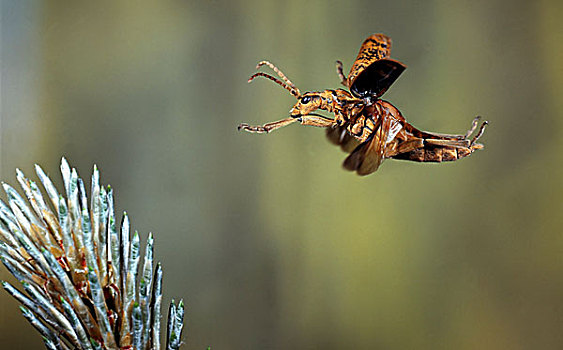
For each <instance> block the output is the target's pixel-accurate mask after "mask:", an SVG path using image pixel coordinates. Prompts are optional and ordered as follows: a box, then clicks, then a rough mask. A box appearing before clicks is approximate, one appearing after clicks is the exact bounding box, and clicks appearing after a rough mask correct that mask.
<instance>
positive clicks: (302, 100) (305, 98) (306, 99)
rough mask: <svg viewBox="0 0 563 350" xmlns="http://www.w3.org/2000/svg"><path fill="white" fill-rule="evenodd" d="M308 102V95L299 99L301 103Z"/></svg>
mask: <svg viewBox="0 0 563 350" xmlns="http://www.w3.org/2000/svg"><path fill="white" fill-rule="evenodd" d="M309 102H311V97H310V96H305V97H303V98H302V99H301V103H303V104H307V103H309Z"/></svg>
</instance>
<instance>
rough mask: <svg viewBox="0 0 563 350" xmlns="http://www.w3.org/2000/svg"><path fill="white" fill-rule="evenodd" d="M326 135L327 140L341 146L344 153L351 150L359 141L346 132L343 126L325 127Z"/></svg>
mask: <svg viewBox="0 0 563 350" xmlns="http://www.w3.org/2000/svg"><path fill="white" fill-rule="evenodd" d="M326 137H327V138H328V140H329V141H330V142H331V143H333V144H335V145H337V146H340V148H342V150H343V151H344V152H346V153H350V152H352V151H353V150H354V149H355V148H356V147H358V145H359V144H360V142H359V141H358V140H357V139H356V138H355V137H354V136H352V135H350V134H349V133H348V130H346V127H345V126H335V127H332V128H327V129H326Z"/></svg>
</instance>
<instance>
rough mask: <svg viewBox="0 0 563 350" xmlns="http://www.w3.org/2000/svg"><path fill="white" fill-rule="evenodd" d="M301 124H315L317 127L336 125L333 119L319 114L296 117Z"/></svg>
mask: <svg viewBox="0 0 563 350" xmlns="http://www.w3.org/2000/svg"><path fill="white" fill-rule="evenodd" d="M297 120H298V121H299V122H300V123H301V125H309V126H316V127H319V128H327V127H333V126H335V125H336V121H335V120H334V119H330V118H326V117H323V116H320V115H302V116H301V117H299V118H297Z"/></svg>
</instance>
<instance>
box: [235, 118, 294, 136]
mask: <svg viewBox="0 0 563 350" xmlns="http://www.w3.org/2000/svg"><path fill="white" fill-rule="evenodd" d="M296 121H297V119H295V118H286V119H282V120H278V121H277V122H272V123H268V124H264V125H260V126H253V125H248V124H246V123H242V124H240V125H239V126H238V129H239V130H244V131H248V132H252V133H259V134H262V133H269V132H270V131H274V130H276V129H279V128H283V127H284V126H286V125H289V124H291V123H294V122H296Z"/></svg>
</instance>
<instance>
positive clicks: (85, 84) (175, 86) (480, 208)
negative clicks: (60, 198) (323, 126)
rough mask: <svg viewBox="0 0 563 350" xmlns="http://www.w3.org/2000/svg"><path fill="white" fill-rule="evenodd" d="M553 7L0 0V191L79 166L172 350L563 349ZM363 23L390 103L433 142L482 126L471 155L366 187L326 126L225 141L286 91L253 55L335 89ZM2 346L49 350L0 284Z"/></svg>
mask: <svg viewBox="0 0 563 350" xmlns="http://www.w3.org/2000/svg"><path fill="white" fill-rule="evenodd" d="M561 18H563V2H561V1H560V0H542V1H508V0H502V1H501V0H496V1H489V0H475V1H396V2H388V1H308V2H304V1H296V0H289V1H284V2H269V1H259V0H249V1H180V0H160V1H156V0H155V1H138V2H124V1H95V2H86V1H77V2H68V1H38V0H35V1H34V0H24V1H2V5H1V27H0V30H1V53H0V55H1V57H0V59H1V114H0V131H1V132H0V148H1V151H0V157H1V158H0V173H1V177H0V178H1V179H3V180H4V181H6V182H9V183H11V184H12V185H16V180H15V174H14V169H15V168H16V167H18V168H20V169H22V170H23V171H24V172H25V173H26V174H27V175H28V176H31V177H34V175H33V164H34V163H39V164H41V165H42V166H43V167H44V169H45V170H46V171H47V172H48V173H50V174H51V176H53V177H54V178H55V179H56V180H57V184H58V185H59V186H60V185H61V180H60V175H59V173H58V166H59V162H60V157H61V156H63V155H64V156H66V157H67V159H68V160H69V162H70V163H71V164H72V165H73V166H75V167H77V168H78V170H79V172H80V174H81V175H82V176H83V177H86V178H89V173H90V172H91V170H92V165H93V164H94V163H96V164H97V165H98V167H99V168H100V169H101V171H102V181H103V182H104V183H109V184H111V185H112V187H113V188H114V189H115V190H116V195H117V207H118V209H119V210H120V211H123V210H127V212H128V213H129V215H130V218H131V220H132V224H133V228H134V229H137V230H139V231H140V232H141V233H142V236H143V237H145V238H146V235H147V233H148V232H149V231H151V232H154V233H155V238H156V255H157V257H159V259H160V260H161V261H162V263H163V265H164V268H165V270H164V273H165V275H164V278H165V281H164V288H165V297H166V298H167V299H166V300H169V299H170V298H171V297H175V298H178V297H183V298H185V300H186V302H187V318H188V323H187V332H186V336H185V341H186V343H187V344H186V345H187V346H186V347H185V348H186V349H203V348H204V347H205V346H207V345H212V347H213V348H214V349H349V348H354V349H415V348H416V349H561V348H563V331H562V329H563V234H562V233H563V232H562V231H563V230H562V226H563V199H562V196H563V164H562V162H563V156H562V155H563V137H562V132H563V102H562V101H563V69H562V68H561V64H562V62H563V25H562V24H561ZM377 32H383V33H386V34H388V35H389V36H391V37H392V38H393V42H394V47H393V52H392V57H393V58H396V59H398V60H400V61H402V62H404V63H405V64H406V65H407V66H408V69H407V71H406V72H405V73H404V74H403V76H402V77H401V78H400V79H399V80H398V81H397V82H396V83H395V84H394V86H393V87H392V88H391V89H390V91H389V92H388V93H387V94H386V95H385V98H386V99H388V100H390V101H391V102H392V103H393V104H394V105H395V106H397V107H398V108H399V109H400V110H401V111H402V113H403V115H404V116H405V117H406V118H407V119H408V120H409V121H410V122H411V123H413V124H414V125H415V126H417V127H419V128H421V129H425V130H431V131H435V132H446V133H462V132H465V130H467V128H468V127H469V124H470V122H471V120H472V119H473V117H474V116H475V115H482V116H484V117H485V118H486V119H488V120H489V121H490V127H489V128H488V129H487V131H486V133H485V135H484V137H483V138H482V141H483V143H484V144H485V146H486V148H485V150H484V151H481V152H477V153H475V154H473V155H472V156H471V157H470V158H467V159H463V160H461V161H458V162H454V163H449V164H441V165H436V164H417V163H411V162H401V161H386V162H385V163H384V164H383V166H382V167H381V168H380V170H379V171H378V172H377V173H375V174H373V175H371V176H368V177H363V178H361V177H358V176H356V175H354V174H351V173H348V172H346V171H344V170H343V169H342V168H341V166H340V164H341V162H342V160H343V159H344V157H345V154H344V153H342V152H341V151H340V150H339V149H338V148H336V147H334V146H332V145H330V144H329V143H328V142H327V141H326V139H325V136H324V132H323V130H320V129H314V128H305V127H300V126H298V125H293V126H291V127H287V128H285V129H282V130H279V131H277V132H276V133H274V134H271V135H250V134H246V133H239V132H237V130H236V126H237V125H238V124H239V123H240V122H243V121H244V122H249V123H251V124H262V123H264V122H269V121H273V120H277V119H281V118H283V117H285V116H287V113H288V110H289V108H290V107H291V106H292V105H293V103H294V102H295V100H294V98H293V97H292V96H290V95H289V94H288V93H287V91H284V90H283V89H281V88H280V87H279V86H276V85H274V84H272V83H271V82H268V81H265V80H257V81H255V82H254V83H253V84H250V85H248V84H246V80H247V78H248V76H250V75H251V74H252V73H253V72H254V65H255V64H256V62H257V61H259V60H261V59H270V60H272V61H273V62H274V63H276V64H278V65H279V66H280V68H282V69H283V71H284V72H285V73H286V74H287V75H288V76H289V78H290V79H292V80H293V82H294V83H295V84H296V85H297V86H298V87H299V88H301V90H302V91H307V90H322V89H326V88H336V87H338V86H339V84H338V78H337V76H336V74H335V69H334V61H335V60H337V59H341V60H343V62H344V64H345V67H346V68H347V69H349V67H350V66H351V64H352V63H353V60H354V58H355V57H356V54H357V52H358V49H359V47H360V44H361V43H362V41H363V40H364V39H365V38H366V37H367V36H368V35H370V34H372V33H377ZM3 198H4V197H3ZM0 277H1V278H2V279H8V280H10V278H11V277H10V276H8V275H7V272H6V271H5V269H0ZM30 333H31V334H32V336H30V335H29V334H30ZM0 344H2V345H1V347H2V348H3V349H37V348H41V347H43V345H42V342H41V340H40V337H39V335H38V334H36V333H35V331H34V330H32V327H31V326H30V325H29V324H27V322H26V321H25V320H24V318H23V317H21V316H20V315H19V309H18V308H17V304H16V302H15V301H14V300H12V299H11V298H10V297H9V296H8V295H7V293H4V292H2V293H0Z"/></svg>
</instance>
